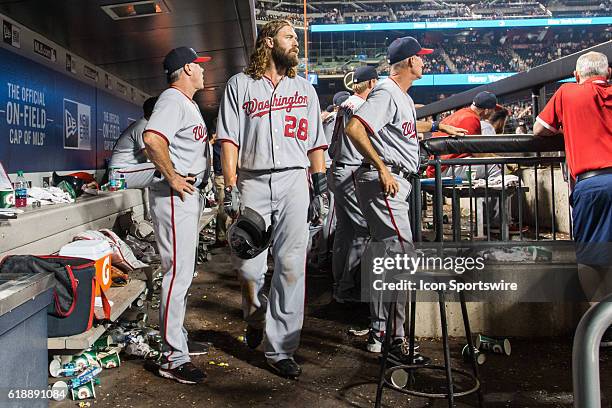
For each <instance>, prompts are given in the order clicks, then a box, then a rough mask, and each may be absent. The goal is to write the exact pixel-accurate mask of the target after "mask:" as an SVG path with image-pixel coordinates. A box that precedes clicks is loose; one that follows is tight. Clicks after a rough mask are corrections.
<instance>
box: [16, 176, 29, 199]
mask: <svg viewBox="0 0 612 408" xmlns="http://www.w3.org/2000/svg"><path fill="white" fill-rule="evenodd" d="M26 205H28V182H27V180H26V179H25V178H24V177H23V170H19V171H18V172H17V180H15V207H25V206H26Z"/></svg>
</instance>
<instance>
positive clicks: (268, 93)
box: [217, 73, 327, 170]
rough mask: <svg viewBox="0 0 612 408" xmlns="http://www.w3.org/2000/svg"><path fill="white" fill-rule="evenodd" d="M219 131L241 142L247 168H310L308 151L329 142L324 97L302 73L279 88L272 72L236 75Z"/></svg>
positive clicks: (221, 113)
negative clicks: (321, 98)
mask: <svg viewBox="0 0 612 408" xmlns="http://www.w3.org/2000/svg"><path fill="white" fill-rule="evenodd" d="M217 137H218V139H219V140H222V141H225V142H231V143H233V144H235V145H236V146H237V147H238V167H239V168H240V169H242V170H282V169H286V168H292V167H302V168H307V167H308V166H309V165H310V161H309V160H308V153H309V152H311V151H313V150H316V149H326V148H327V143H326V139H325V134H324V132H323V125H322V124H321V115H320V111H319V98H318V97H317V94H316V92H315V90H314V88H313V87H312V85H311V84H310V83H309V82H308V81H306V80H305V79H304V78H302V77H300V76H296V77H295V78H289V77H283V78H282V79H281V80H280V82H279V83H278V84H277V86H276V88H275V87H274V84H273V83H272V81H271V80H270V79H269V78H267V77H263V78H261V79H259V80H255V79H253V78H251V77H250V76H248V75H246V74H244V73H239V74H236V75H234V76H233V77H231V78H230V80H229V81H228V83H227V86H226V88H225V94H224V96H223V100H222V101H221V107H220V109H219V118H218V122H217Z"/></svg>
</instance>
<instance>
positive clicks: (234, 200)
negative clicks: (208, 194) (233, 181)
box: [223, 186, 240, 218]
mask: <svg viewBox="0 0 612 408" xmlns="http://www.w3.org/2000/svg"><path fill="white" fill-rule="evenodd" d="M223 193H224V195H223V211H225V213H226V214H227V215H228V216H229V217H230V218H236V217H237V216H238V213H239V212H240V192H239V191H238V189H237V188H236V186H228V187H225V189H224V190H223Z"/></svg>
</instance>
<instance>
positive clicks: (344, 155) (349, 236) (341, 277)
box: [329, 95, 370, 300]
mask: <svg viewBox="0 0 612 408" xmlns="http://www.w3.org/2000/svg"><path fill="white" fill-rule="evenodd" d="M364 102H365V99H363V98H362V97H360V96H358V95H351V96H350V97H349V98H348V99H347V100H346V101H344V103H342V105H341V107H340V111H339V112H338V118H337V121H341V124H340V123H339V124H338V126H336V132H335V133H334V137H333V142H332V147H330V149H333V153H332V154H333V156H334V161H333V165H332V168H331V171H330V177H329V186H330V189H331V190H333V191H334V193H335V197H336V201H335V207H334V210H335V214H336V220H337V221H336V235H335V237H334V246H333V263H332V274H333V277H334V297H335V298H336V299H339V300H350V299H359V297H360V261H361V257H362V255H363V251H364V249H365V245H366V243H367V241H368V238H369V236H370V234H369V231H368V225H367V222H366V220H365V218H364V217H363V214H362V212H361V209H360V208H359V202H358V200H357V193H356V191H355V190H356V179H355V173H356V171H357V170H358V168H359V166H360V165H361V162H362V161H363V156H361V153H359V152H358V151H357V149H355V146H353V144H352V142H351V141H350V140H349V139H348V137H347V136H346V134H345V132H344V129H345V127H346V124H347V123H348V121H349V120H350V119H351V117H352V116H353V113H354V112H355V111H356V110H357V109H358V108H359V107H360V106H361V105H362V104H363V103H364Z"/></svg>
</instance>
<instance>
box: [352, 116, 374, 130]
mask: <svg viewBox="0 0 612 408" xmlns="http://www.w3.org/2000/svg"><path fill="white" fill-rule="evenodd" d="M353 117H354V118H356V119H357V120H358V121H360V122H361V123H362V124H363V126H365V128H366V130H367V131H368V132H370V133H371V134H374V131H373V130H372V126H370V124H369V123H368V122H366V120H365V119H364V118H362V117H361V116H359V115H353Z"/></svg>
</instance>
